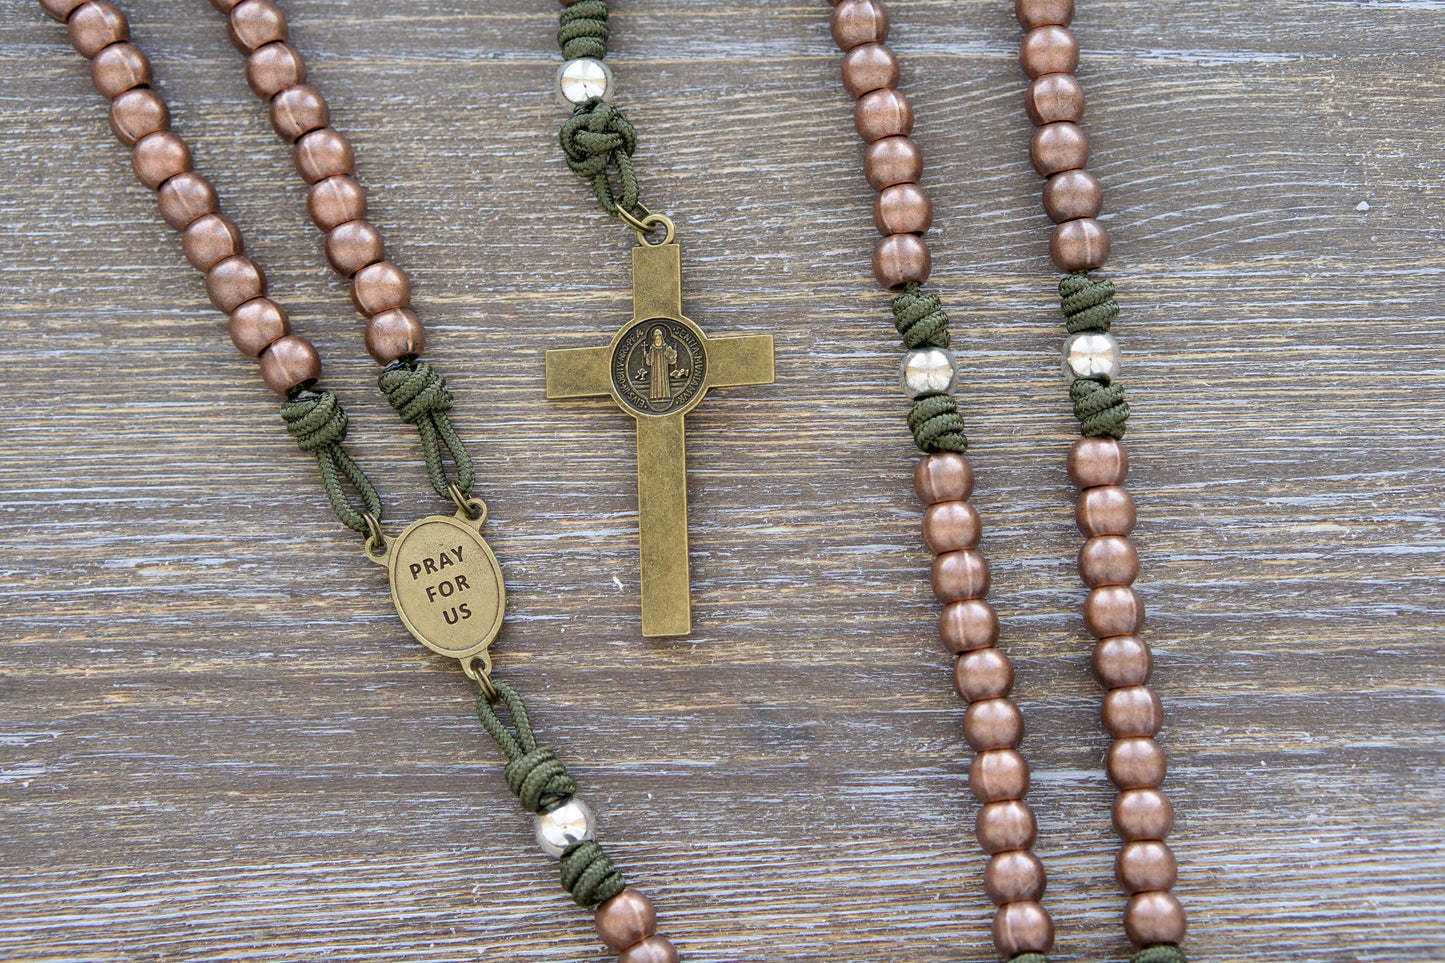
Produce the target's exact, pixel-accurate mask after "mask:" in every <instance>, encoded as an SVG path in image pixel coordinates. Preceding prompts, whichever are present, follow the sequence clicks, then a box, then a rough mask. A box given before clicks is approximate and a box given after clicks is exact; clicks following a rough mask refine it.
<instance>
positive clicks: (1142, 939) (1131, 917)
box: [1124, 892, 1186, 946]
mask: <svg viewBox="0 0 1445 963" xmlns="http://www.w3.org/2000/svg"><path fill="white" fill-rule="evenodd" d="M1185 929H1186V926H1185V923H1184V907H1183V906H1180V905H1179V900H1177V899H1175V898H1174V896H1173V894H1171V893H1158V892H1156V893H1137V894H1135V895H1134V896H1131V897H1130V898H1129V902H1128V904H1127V905H1125V907H1124V932H1125V933H1127V934H1128V936H1129V939H1131V940H1133V941H1134V943H1136V944H1137V945H1139V946H1153V945H1154V944H1155V943H1179V942H1182V941H1183V940H1184V931H1185Z"/></svg>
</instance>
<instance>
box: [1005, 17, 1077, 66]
mask: <svg viewBox="0 0 1445 963" xmlns="http://www.w3.org/2000/svg"><path fill="white" fill-rule="evenodd" d="M1019 66H1020V67H1022V68H1023V69H1024V73H1026V74H1028V75H1029V76H1030V77H1042V76H1043V75H1044V74H1059V73H1063V74H1071V73H1073V72H1074V71H1075V70H1077V69H1078V67H1079V41H1078V40H1076V39H1075V38H1074V34H1073V32H1072V31H1071V30H1069V28H1068V27H1061V26H1058V25H1057V24H1048V25H1046V26H1042V27H1035V28H1034V29H1032V30H1030V31H1029V32H1028V33H1026V34H1024V39H1023V42H1022V43H1021V44H1020V45H1019Z"/></svg>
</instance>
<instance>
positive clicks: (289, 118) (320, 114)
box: [248, 0, 331, 144]
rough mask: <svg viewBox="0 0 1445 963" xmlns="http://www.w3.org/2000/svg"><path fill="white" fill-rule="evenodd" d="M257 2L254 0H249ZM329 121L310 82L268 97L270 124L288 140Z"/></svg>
mask: <svg viewBox="0 0 1445 963" xmlns="http://www.w3.org/2000/svg"><path fill="white" fill-rule="evenodd" d="M248 2H253V3H254V2H256V0H248ZM329 123H331V108H330V107H328V106H327V104H326V98H325V97H322V96H321V93H320V91H318V90H317V89H316V88H315V87H312V86H310V85H309V84H297V85H296V86H294V87H287V88H286V89H285V90H283V91H281V92H280V93H279V94H277V95H276V96H275V97H272V98H271V127H272V128H273V129H275V131H276V136H277V137H280V138H281V139H282V140H284V141H285V142H286V143H288V144H294V143H296V141H297V140H298V139H300V138H301V137H303V136H305V135H306V134H309V133H311V132H312V131H313V130H320V129H321V128H323V127H325V126H326V125H327V124H329Z"/></svg>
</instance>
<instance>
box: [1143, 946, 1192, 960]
mask: <svg viewBox="0 0 1445 963" xmlns="http://www.w3.org/2000/svg"><path fill="white" fill-rule="evenodd" d="M1129 963H1189V960H1188V958H1187V957H1185V955H1184V951H1183V950H1181V949H1180V948H1179V947H1177V946H1175V945H1174V944H1173V943H1155V944H1154V945H1153V946H1146V947H1144V948H1143V949H1142V950H1140V951H1139V952H1138V953H1135V954H1134V956H1133V957H1132V958H1131V959H1130V960H1129Z"/></svg>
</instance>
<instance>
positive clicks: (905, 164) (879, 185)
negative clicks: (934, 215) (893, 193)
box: [863, 137, 923, 237]
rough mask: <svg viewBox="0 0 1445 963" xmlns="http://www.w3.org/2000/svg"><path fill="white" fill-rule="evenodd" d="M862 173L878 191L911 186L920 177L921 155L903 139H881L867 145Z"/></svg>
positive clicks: (914, 145)
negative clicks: (897, 185) (902, 185)
mask: <svg viewBox="0 0 1445 963" xmlns="http://www.w3.org/2000/svg"><path fill="white" fill-rule="evenodd" d="M863 173H864V175H865V176H866V177H867V178H868V183H869V184H872V185H873V189H874V190H879V191H881V190H883V189H884V188H887V187H892V186H893V185H895V184H912V183H915V182H917V180H918V178H920V177H922V176H923V152H922V151H920V150H919V149H918V145H917V144H915V143H913V141H912V140H910V139H908V138H907V137H885V138H883V139H882V140H877V141H874V142H873V143H871V144H869V145H868V148H867V149H866V150H865V151H864V152H863ZM889 236H890V237H897V236H900V235H889Z"/></svg>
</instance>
